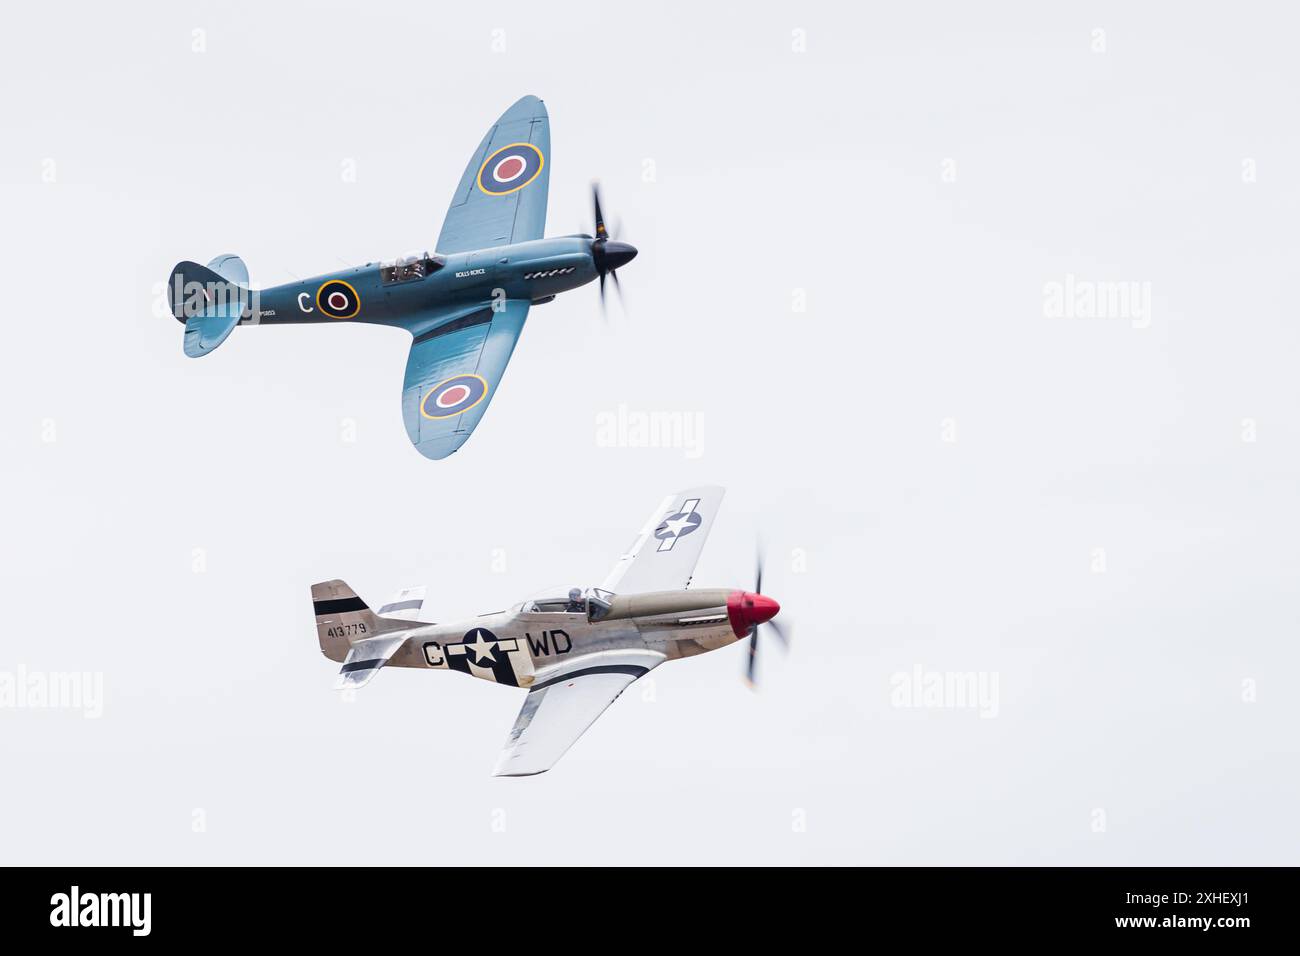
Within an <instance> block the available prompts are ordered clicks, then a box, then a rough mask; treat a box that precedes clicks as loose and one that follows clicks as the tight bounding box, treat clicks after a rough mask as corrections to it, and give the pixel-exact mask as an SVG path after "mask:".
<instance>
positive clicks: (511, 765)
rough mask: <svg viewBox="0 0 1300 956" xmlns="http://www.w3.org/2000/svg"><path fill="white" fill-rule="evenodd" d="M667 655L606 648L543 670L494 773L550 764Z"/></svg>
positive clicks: (523, 772) (518, 773) (519, 772)
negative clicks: (634, 682)
mask: <svg viewBox="0 0 1300 956" xmlns="http://www.w3.org/2000/svg"><path fill="white" fill-rule="evenodd" d="M664 660H665V658H664V655H663V654H660V653H657V652H655V651H604V652H602V653H599V654H590V655H587V656H585V657H583V658H582V659H581V660H578V661H574V662H573V663H572V664H571V665H568V666H567V667H566V668H565V669H563V670H560V669H558V668H556V669H552V670H550V671H542V672H539V673H538V676H537V680H536V682H535V683H534V684H533V685H532V687H531V689H530V690H529V691H528V696H527V697H526V698H525V699H524V706H523V709H522V710H520V711H519V716H518V717H517V718H516V719H515V725H514V727H513V728H512V729H511V731H510V737H509V738H508V739H507V740H506V745H505V747H504V748H503V749H502V751H501V756H500V757H499V758H497V765H496V769H494V770H493V771H492V775H493V776H496V777H526V776H528V775H529V774H534V773H542V772H543V771H546V770H550V769H551V767H553V766H554V765H555V762H556V761H557V760H559V759H560V758H561V757H563V756H564V753H565V751H567V750H568V749H569V748H570V747H572V746H573V744H574V743H575V742H576V741H577V739H578V738H579V737H581V736H582V734H583V732H584V731H586V729H587V728H588V727H590V726H591V725H592V724H593V723H595V721H596V718H597V717H599V716H600V715H601V714H602V713H604V712H605V708H606V707H608V706H609V705H610V704H612V703H614V701H615V700H616V699H617V698H618V695H619V694H621V693H623V691H625V690H626V689H627V686H628V685H629V684H631V683H632V681H634V680H636V679H637V678H638V677H640V676H641V675H642V674H644V673H646V672H647V671H649V670H651V669H652V668H654V667H658V666H659V665H660V664H661V663H663V661H664Z"/></svg>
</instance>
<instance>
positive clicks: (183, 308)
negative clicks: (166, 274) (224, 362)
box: [167, 254, 254, 358]
mask: <svg viewBox="0 0 1300 956" xmlns="http://www.w3.org/2000/svg"><path fill="white" fill-rule="evenodd" d="M253 295H254V293H253V292H252V291H251V290H250V289H249V288H248V267H247V266H245V265H244V261H243V260H242V259H240V258H239V256H235V255H230V254H227V255H223V256H217V257H216V258H215V259H213V260H212V261H211V262H209V263H208V264H207V265H206V266H201V265H199V264H198V263H197V262H178V263H177V264H176V267H175V268H174V269H172V274H171V277H170V278H169V279H168V280H167V303H168V305H170V306H171V310H172V315H173V316H175V317H176V320H177V321H178V322H184V323H185V354H186V355H188V356H189V357H190V358H198V357H199V356H201V355H207V354H208V353H209V352H211V351H213V350H215V349H216V347H217V346H218V345H220V344H221V343H222V342H224V341H225V340H226V338H227V337H228V336H229V335H230V333H231V331H232V330H233V329H234V327H235V326H236V325H238V324H239V321H240V319H243V318H247V317H249V316H251V315H252V306H253Z"/></svg>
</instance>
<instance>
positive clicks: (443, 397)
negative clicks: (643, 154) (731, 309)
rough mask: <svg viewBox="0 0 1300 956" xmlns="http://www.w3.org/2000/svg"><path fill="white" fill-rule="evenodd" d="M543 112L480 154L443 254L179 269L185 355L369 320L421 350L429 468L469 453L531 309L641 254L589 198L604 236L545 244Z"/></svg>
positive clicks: (416, 390) (421, 435)
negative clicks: (314, 326) (321, 266)
mask: <svg viewBox="0 0 1300 956" xmlns="http://www.w3.org/2000/svg"><path fill="white" fill-rule="evenodd" d="M550 162H551V135H550V122H549V120H548V118H547V114H546V107H545V106H543V105H542V101H541V100H539V99H538V98H537V97H535V96H525V97H524V98H523V99H521V100H519V102H517V103H515V105H514V106H512V107H510V109H508V110H506V112H505V113H504V114H502V116H501V118H500V119H498V120H497V121H496V123H495V124H494V125H493V126H492V128H491V129H489V130H488V132H487V135H486V136H484V137H483V141H482V142H481V143H479V146H478V149H477V150H475V151H474V155H473V157H471V159H470V161H469V165H468V166H466V167H465V173H464V175H463V176H461V180H460V185H459V186H457V187H456V193H455V195H454V196H453V197H452V201H451V207H450V208H449V209H448V210H447V218H446V219H445V220H444V221H443V224H442V233H441V234H440V235H439V236H438V242H437V245H436V249H437V252H436V253H435V254H433V255H430V254H428V253H424V254H422V255H414V256H409V257H404V258H399V259H397V260H396V261H393V262H387V263H378V262H376V263H367V264H366V265H364V266H358V267H356V268H354V269H347V270H344V271H342V272H333V273H329V274H327V275H321V276H317V277H316V278H314V279H307V280H305V281H302V282H291V283H288V284H286V285H279V286H275V287H273V288H270V289H261V290H258V291H253V290H251V289H250V288H249V286H248V269H247V267H246V266H245V265H244V263H243V261H242V260H241V259H240V258H239V257H238V256H233V255H223V256H218V257H217V258H215V259H213V260H212V261H211V262H209V263H208V264H207V266H201V265H199V264H198V263H195V262H182V263H179V264H178V265H177V266H176V268H175V269H173V270H172V274H171V278H170V280H169V282H168V299H169V302H170V304H171V309H172V314H173V315H174V316H175V317H176V318H177V319H178V320H180V321H182V322H184V323H185V343H184V345H185V354H186V355H188V356H191V357H193V358H197V357H198V356H201V355H207V354H208V353H209V352H211V351H213V350H214V349H216V348H217V346H219V345H220V344H221V343H222V342H224V341H225V340H226V337H227V336H229V335H230V333H231V331H232V330H233V329H234V327H235V326H236V325H280V324H295V323H306V322H368V323H372V324H375V325H392V326H397V327H399V328H404V329H407V330H408V331H409V332H410V333H411V335H412V337H413V339H414V341H413V342H412V344H411V352H410V355H409V357H408V358H407V362H406V379H405V382H404V384H403V386H402V417H403V419H404V420H405V423H406V433H407V434H408V435H409V436H410V439H411V442H412V443H413V444H414V445H415V447H416V448H417V449H419V451H420V453H421V454H422V455H424V456H426V457H428V458H446V457H447V456H448V455H450V454H451V453H452V452H454V451H456V449H458V448H460V446H461V445H463V444H464V443H465V441H466V439H468V438H469V436H470V434H471V433H472V432H473V431H474V429H475V428H476V427H477V426H478V423H479V421H480V420H481V419H482V417H483V413H484V412H485V411H487V407H488V403H489V402H490V401H491V399H492V393H493V391H494V390H495V389H496V386H497V384H498V383H499V382H500V380H501V376H502V374H503V373H504V372H505V368H506V364H507V363H508V362H509V361H510V356H511V353H512V352H513V351H514V348H515V343H516V342H517V341H518V339H519V334H520V332H521V331H522V330H523V327H524V319H525V318H526V317H527V315H528V309H529V307H530V306H532V305H537V304H540V303H542V302H549V301H551V300H552V299H554V298H555V296H556V295H557V294H559V293H561V292H566V291H568V290H570V289H576V288H578V287H579V286H582V285H586V284H587V283H588V282H591V281H592V280H599V282H600V289H601V298H602V300H603V298H604V293H605V278H606V276H609V277H610V278H611V279H613V281H614V284H615V286H616V287H617V286H618V276H617V274H616V271H615V270H617V269H618V268H619V267H620V266H623V265H625V264H627V263H628V262H630V261H631V260H632V259H633V257H635V256H636V252H637V251H636V249H635V248H634V247H633V246H631V245H629V244H627V243H625V242H618V241H616V240H614V239H612V238H610V236H609V232H608V230H607V229H606V227H605V221H604V217H603V215H602V213H601V209H600V197H599V195H598V194H596V193H595V192H594V190H593V200H594V205H595V217H596V234H595V236H589V235H585V234H579V235H570V236H562V237H559V238H553V239H543V238H542V233H543V232H544V230H545V226H546V196H547V187H548V184H549V181H550V173H551V167H550Z"/></svg>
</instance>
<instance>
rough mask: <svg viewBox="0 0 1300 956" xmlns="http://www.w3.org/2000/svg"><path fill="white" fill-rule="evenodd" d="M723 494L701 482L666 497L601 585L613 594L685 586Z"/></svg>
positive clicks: (663, 589)
mask: <svg viewBox="0 0 1300 956" xmlns="http://www.w3.org/2000/svg"><path fill="white" fill-rule="evenodd" d="M725 493H726V489H724V488H718V487H713V486H701V487H699V488H689V489H687V490H686V491H679V492H677V494H675V495H669V496H668V497H667V498H665V499H664V500H663V501H662V502H660V504H659V506H658V507H657V508H655V510H654V511H653V512H651V514H650V517H649V518H647V519H646V523H645V525H643V526H642V528H641V533H640V534H638V535H637V538H636V540H635V541H633V542H632V547H631V548H629V549H628V551H627V553H626V554H624V555H623V556H622V557H621V558H619V559H618V563H617V564H615V565H614V568H613V570H611V571H610V572H609V575H608V577H606V578H605V581H604V583H603V584H601V587H602V588H604V589H605V590H606V591H613V592H615V593H617V594H635V593H638V592H641V591H671V590H675V589H677V588H685V587H688V586H689V585H690V583H691V576H692V575H694V573H695V565H696V564H697V563H698V562H699V560H700V553H701V552H702V551H703V550H704V542H705V539H707V538H708V536H709V531H710V529H711V528H712V527H713V519H714V517H715V516H716V515H717V513H718V506H719V505H720V504H721V503H722V496H723V495H724V494H725Z"/></svg>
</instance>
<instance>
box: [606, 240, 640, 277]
mask: <svg viewBox="0 0 1300 956" xmlns="http://www.w3.org/2000/svg"><path fill="white" fill-rule="evenodd" d="M635 258H636V246H634V245H632V244H631V243H630V242H619V241H618V240H617V239H609V240H607V241H606V242H605V256H604V259H605V268H606V269H610V270H613V269H621V268H622V267H623V266H625V265H627V264H628V263H629V262H631V261H632V260H633V259H635Z"/></svg>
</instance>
